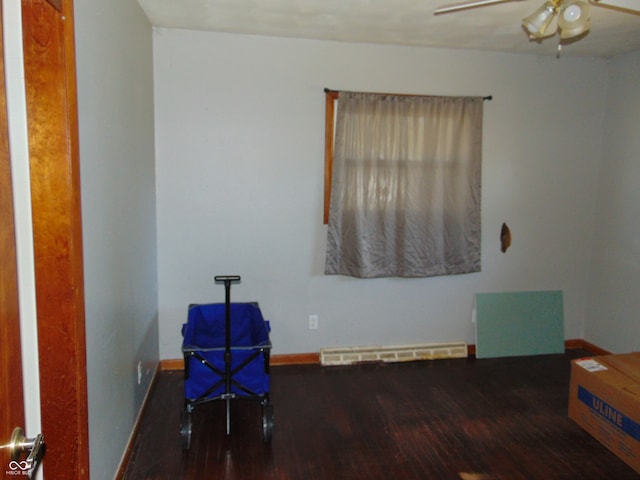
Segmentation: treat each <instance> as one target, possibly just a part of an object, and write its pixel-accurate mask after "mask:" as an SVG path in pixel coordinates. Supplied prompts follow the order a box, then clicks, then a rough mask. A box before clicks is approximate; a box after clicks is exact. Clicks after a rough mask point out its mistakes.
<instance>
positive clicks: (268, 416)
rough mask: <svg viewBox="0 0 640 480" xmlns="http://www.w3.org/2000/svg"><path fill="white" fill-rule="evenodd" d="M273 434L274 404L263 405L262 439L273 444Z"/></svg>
mask: <svg viewBox="0 0 640 480" xmlns="http://www.w3.org/2000/svg"><path fill="white" fill-rule="evenodd" d="M272 436H273V405H271V404H270V403H267V404H265V405H262V440H263V441H264V443H266V444H267V445H269V444H271V438H272Z"/></svg>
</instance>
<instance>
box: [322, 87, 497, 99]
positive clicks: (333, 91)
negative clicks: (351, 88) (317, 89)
mask: <svg viewBox="0 0 640 480" xmlns="http://www.w3.org/2000/svg"><path fill="white" fill-rule="evenodd" d="M324 93H340V90H331V89H330V88H325V89H324ZM382 95H398V96H399V97H420V96H422V95H412V94H402V93H386V94H382ZM426 96H427V97H432V96H434V95H426ZM482 99H483V100H489V101H490V100H493V95H486V96H484V97H482Z"/></svg>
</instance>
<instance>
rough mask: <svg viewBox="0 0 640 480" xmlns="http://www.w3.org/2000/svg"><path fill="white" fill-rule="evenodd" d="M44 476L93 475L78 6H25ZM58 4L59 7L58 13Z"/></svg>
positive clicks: (32, 2) (69, 1) (43, 0)
mask: <svg viewBox="0 0 640 480" xmlns="http://www.w3.org/2000/svg"><path fill="white" fill-rule="evenodd" d="M21 3H22V28H23V45H24V47H23V48H24V65H25V90H26V99H27V125H28V130H29V135H28V136H29V156H30V169H31V201H32V212H33V237H34V238H33V239H34V263H35V279H36V302H37V316H38V350H39V358H40V362H39V363H40V397H41V416H42V431H43V433H44V435H45V442H46V445H47V450H46V455H45V458H44V461H43V470H44V476H45V478H52V479H53V478H64V479H66V480H74V479H77V480H86V479H88V478H89V434H88V431H89V428H88V407H87V373H86V339H85V312H84V277H83V252H82V217H81V207H80V168H79V139H78V113H77V90H76V70H75V40H74V21H73V19H74V17H73V0H62V1H61V2H59V1H53V2H52V1H48V0H21ZM58 7H59V8H58Z"/></svg>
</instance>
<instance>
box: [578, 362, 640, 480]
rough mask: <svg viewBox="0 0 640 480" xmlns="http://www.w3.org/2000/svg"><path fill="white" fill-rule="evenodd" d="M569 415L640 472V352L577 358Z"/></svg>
mask: <svg viewBox="0 0 640 480" xmlns="http://www.w3.org/2000/svg"><path fill="white" fill-rule="evenodd" d="M569 417H570V418H571V419H573V420H574V421H575V422H577V423H578V425H580V426H581V427H582V428H584V429H585V430H586V431H587V432H589V433H590V434H591V435H593V436H594V437H595V438H596V439H597V440H598V441H600V443H602V444H603V445H604V446H606V447H607V448H608V449H609V450H611V451H612V452H613V453H615V454H616V455H617V456H618V457H620V458H621V459H622V460H623V461H624V462H626V463H627V464H628V465H629V466H630V467H631V468H633V469H634V470H635V471H637V472H638V473H640V353H628V354H623V355H605V356H601V357H593V358H584V359H579V360H574V361H573V362H572V364H571V383H570V386H569Z"/></svg>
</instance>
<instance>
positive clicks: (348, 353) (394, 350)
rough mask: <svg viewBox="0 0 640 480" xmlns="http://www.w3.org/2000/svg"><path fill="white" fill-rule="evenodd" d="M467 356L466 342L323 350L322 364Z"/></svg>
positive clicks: (409, 360) (321, 350)
mask: <svg viewBox="0 0 640 480" xmlns="http://www.w3.org/2000/svg"><path fill="white" fill-rule="evenodd" d="M467 355H468V354H467V344H466V343H464V342H456V343H432V344H420V345H390V346H379V345H374V346H366V347H340V348H322V349H320V364H322V365H352V364H354V363H363V362H413V361H417V360H436V359H441V358H465V357H467Z"/></svg>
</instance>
